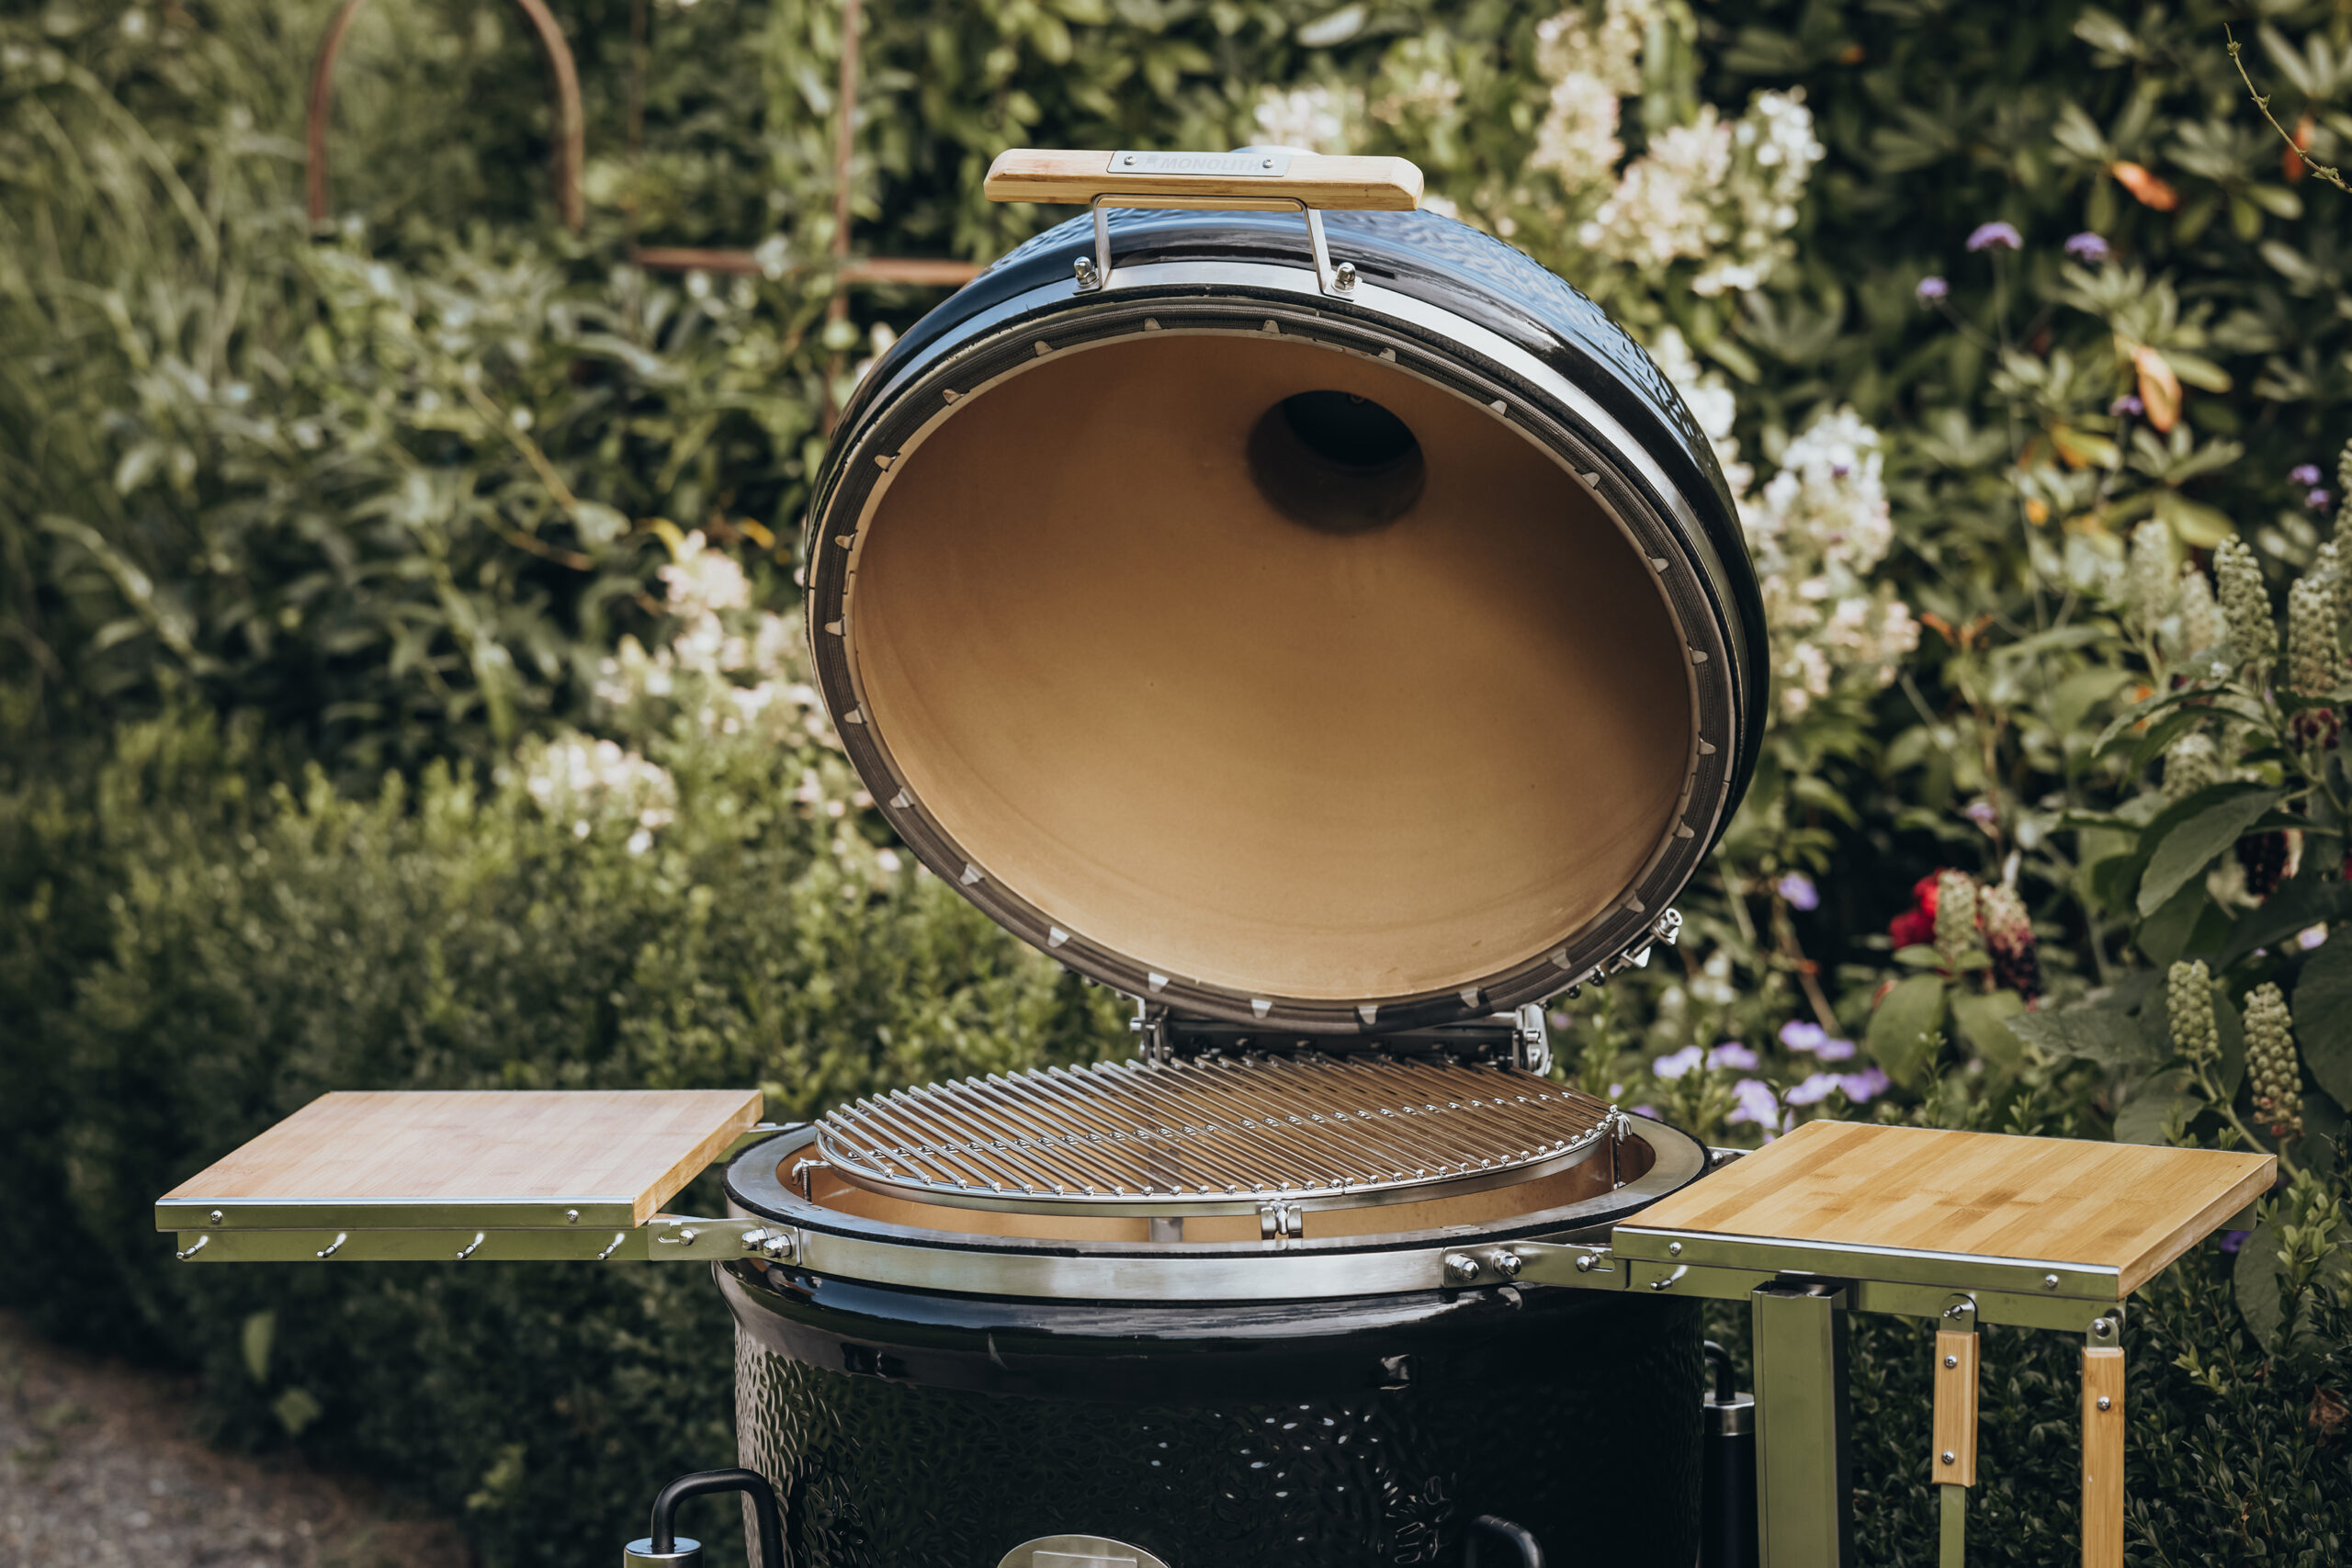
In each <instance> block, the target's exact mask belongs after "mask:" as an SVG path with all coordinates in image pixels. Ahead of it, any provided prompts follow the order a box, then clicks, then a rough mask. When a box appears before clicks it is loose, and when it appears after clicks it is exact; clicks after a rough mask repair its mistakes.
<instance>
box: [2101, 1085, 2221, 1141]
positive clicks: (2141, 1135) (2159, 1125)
mask: <svg viewBox="0 0 2352 1568" xmlns="http://www.w3.org/2000/svg"><path fill="white" fill-rule="evenodd" d="M2187 1084H2188V1072H2187V1070H2186V1069H2184V1068H2180V1067H2168V1068H2166V1069H2165V1071H2163V1072H2161V1073H2157V1074H2154V1076H2152V1077H2149V1078H2147V1079H2146V1080H2145V1081H2144V1082H2143V1083H2142V1084H2141V1085H2140V1087H2139V1088H2138V1089H2134V1090H2132V1091H2131V1099H2129V1100H2125V1101H2124V1102H2123V1105H2122V1107H2121V1109H2120V1110H2118V1111H2116V1113H2115V1141H2116V1142H2117V1143H2119V1144H2154V1145H2165V1144H2169V1143H2171V1142H2172V1140H2171V1138H2169V1137H2167V1136H2166V1135H2165V1129H2167V1128H2168V1127H2170V1126H2171V1125H2172V1119H2173V1113H2174V1112H2175V1111H2178V1110H2183V1109H2187V1110H2188V1111H2191V1112H2192V1113H2193V1112H2194V1111H2196V1110H2198V1109H2200V1108H2202V1107H2203V1105H2204V1103H2205V1102H2204V1100H2200V1099H2199V1098H2198V1097H2197V1096H2196V1095H2193V1094H2188V1093H2185V1092H2184V1089H2185V1088H2186V1086H2187Z"/></svg>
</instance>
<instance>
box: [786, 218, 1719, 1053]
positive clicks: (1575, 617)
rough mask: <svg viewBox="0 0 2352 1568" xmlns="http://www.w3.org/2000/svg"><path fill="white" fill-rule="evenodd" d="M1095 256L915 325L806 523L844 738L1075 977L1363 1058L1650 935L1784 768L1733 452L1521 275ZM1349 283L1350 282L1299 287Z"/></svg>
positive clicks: (1268, 253)
mask: <svg viewBox="0 0 2352 1568" xmlns="http://www.w3.org/2000/svg"><path fill="white" fill-rule="evenodd" d="M1327 223H1328V228H1329V235H1330V243H1331V245H1332V247H1333V250H1334V254H1343V255H1345V256H1347V257H1348V258H1350V260H1351V262H1352V263H1353V264H1354V265H1356V266H1357V267H1358V268H1359V272H1360V276H1361V277H1362V279H1363V282H1362V284H1361V285H1360V286H1359V287H1358V288H1357V289H1356V290H1355V291H1354V293H1353V295H1352V296H1351V298H1349V299H1344V300H1342V299H1334V298H1332V297H1330V296H1329V295H1328V294H1326V293H1323V292H1319V291H1317V289H1316V288H1314V287H1313V273H1312V271H1311V270H1310V269H1307V268H1305V267H1302V265H1300V264H1301V263H1302V262H1303V261H1304V260H1305V257H1304V255H1303V254H1302V253H1303V252H1304V250H1305V246H1304V244H1303V243H1302V239H1303V235H1302V231H1301V230H1300V228H1299V225H1298V224H1297V222H1296V220H1295V218H1285V217H1277V216H1272V215H1263V216H1261V215H1256V214H1235V213H1223V212H1217V213H1186V214H1181V215H1174V214H1157V215H1150V216H1132V217H1126V218H1125V219H1124V220H1114V223H1113V226H1112V234H1113V241H1114V250H1115V252H1116V254H1117V258H1118V259H1117V265H1116V268H1115V277H1114V287H1112V288H1106V289H1103V290H1101V291H1099V292H1095V293H1084V292H1073V290H1072V288H1071V286H1070V284H1069V281H1068V276H1067V275H1068V270H1069V265H1070V263H1071V261H1072V259H1073V258H1074V257H1078V256H1081V255H1082V254H1084V253H1085V251H1086V244H1085V241H1086V240H1087V238H1088V237H1089V234H1090V231H1089V230H1088V229H1087V228H1086V227H1085V226H1084V224H1082V223H1081V224H1075V225H1065V226H1064V227H1063V228H1062V229H1059V230H1056V231H1052V232H1051V233H1049V234H1047V235H1046V236H1043V237H1041V238H1040V239H1039V240H1037V241H1035V242H1032V243H1030V244H1029V245H1027V246H1024V247H1023V249H1022V250H1020V251H1017V252H1015V253H1014V254H1012V255H1011V256H1009V257H1007V258H1006V259H1005V261H1003V262H1002V263H1001V264H999V265H998V266H997V267H996V268H994V269H992V270H991V271H990V272H989V273H988V274H986V275H984V276H982V277H981V278H980V279H979V280H978V281H977V282H976V283H974V284H973V285H972V286H970V287H969V288H967V289H966V290H964V291H963V292H962V293H961V294H959V295H957V296H956V298H955V299H952V300H951V301H949V302H948V303H947V304H946V305H944V306H943V307H941V309H940V310H938V311H935V312H934V313H933V316H932V317H929V318H926V320H925V321H923V322H922V324H921V325H919V326H918V327H917V329H915V330H914V331H913V332H911V333H910V334H909V335H908V336H907V338H906V339H904V340H902V341H901V343H900V344H899V345H898V346H897V347H896V348H895V349H894V350H893V351H892V352H891V354H889V355H887V356H886V357H885V358H884V359H883V361H882V362H881V363H880V364H878V365H877V366H876V367H875V368H874V370H873V371H872V372H871V373H870V374H869V375H868V377H867V378H866V380H865V384H864V386H863V388H862V389H861V391H860V393H859V396H858V397H857V399H856V400H854V401H853V403H852V405H851V407H850V409H849V410H848V411H847V413H846V416H845V419H844V423H843V425H842V431H841V434H840V436H839V437H838V440H837V444H836V447H835V450H834V454H833V456H832V457H831V458H830V459H829V463H828V467H827V469H826V471H825V473H824V475H823V476H822V478H821V479H820V488H819V491H818V495H817V500H816V503H815V505H814V506H813V507H812V508H811V511H810V521H809V534H808V541H807V547H808V554H809V569H808V570H809V626H810V633H811V638H812V642H813V645H814V649H815V654H816V660H817V665H818V670H819V674H820V684H821V685H822V688H823V690H824V693H825V696H826V700H827V703H828V705H830V707H831V711H832V712H833V714H834V716H835V717H836V719H837V720H838V721H839V725H840V729H841V733H842V739H843V742H844V744H845V745H846V746H847V747H848V748H849V750H850V752H851V755H852V757H853V760H854V761H855V762H856V764H857V766H858V768H859V770H860V772H861V773H863V774H864V775H865V778H866V780H867V781H868V784H869V785H870V787H871V788H872V789H873V792H874V794H875V795H876V799H878V800H880V801H882V802H883V803H884V808H885V810H886V812H887V813H888V816H889V818H890V820H891V822H892V824H893V826H894V827H895V828H896V829H898V830H899V833H900V834H901V835H902V836H903V837H904V838H905V840H906V841H907V842H908V843H909V844H910V846H911V847H912V848H913V849H914V850H915V852H917V853H918V854H919V855H920V856H922V859H923V860H924V861H925V863H927V864H929V865H930V866H931V868H932V869H933V870H934V871H935V872H937V873H939V874H941V875H942V876H944V877H945V878H946V879H948V880H949V881H950V882H951V883H952V884H954V885H955V886H957V887H958V888H959V889H961V890H962V891H963V892H964V893H965V895H966V896H967V897H970V898H971V899H973V900H974V901H975V902H976V903H978V904H980V905H981V906H982V907H983V908H986V909H987V910H988V911H989V914H990V915H991V916H993V917H994V918H995V919H998V920H999V921H1000V922H1001V923H1002V924H1004V925H1005V926H1007V927H1008V929H1011V930H1012V931H1016V932H1017V933H1019V934H1020V935H1022V936H1023V937H1024V938H1025V939H1026V940H1029V941H1031V942H1035V944H1036V945H1038V946H1039V947H1042V948H1045V949H1046V950H1048V951H1050V952H1052V953H1054V954H1055V956H1056V957H1057V958H1058V959H1059V960H1060V961H1061V962H1063V963H1064V964H1068V965H1069V966H1070V967H1072V968H1074V969H1077V970H1079V971H1080V972H1081V973H1084V974H1087V975H1089V976H1092V977H1094V978H1096V979H1099V980H1103V981H1104V982H1106V983H1108V984H1111V985H1114V986H1116V987H1119V988H1121V989H1123V990H1125V991H1128V992H1130V993H1132V994H1135V995H1136V996H1141V997H1146V998H1151V999H1153V1000H1155V1001H1156V1002H1159V1003H1161V1004H1164V1005H1166V1006H1168V1007H1169V1008H1170V1009H1171V1010H1175V1011H1177V1012H1180V1013H1184V1014H1191V1015H1197V1016H1203V1017H1215V1018H1223V1019H1227V1020H1233V1021H1264V1022H1266V1023H1268V1024H1269V1026H1270V1027H1273V1028H1279V1029H1288V1030H1292V1031H1295V1032H1311V1033H1314V1034H1316V1035H1319V1036H1326V1037H1328V1036H1334V1035H1342V1034H1355V1033H1363V1034H1378V1033H1382V1032H1387V1031H1390V1030H1393V1029H1397V1028H1402V1027H1412V1026H1415V1025H1418V1024H1426V1023H1433V1022H1441V1021H1452V1020H1461V1019H1466V1018H1474V1017H1480V1016H1484V1015H1486V1014H1488V1013H1490V1012H1492V1011H1494V1010H1498V1009H1502V1008H1508V1007H1512V1006H1516V1005H1518V1004H1520V1003H1522V1002H1526V1001H1531V1000H1535V999H1538V998H1543V997H1546V996H1549V995H1552V994H1554V993H1555V992H1556V991H1558V990H1561V989H1564V988H1565V987H1566V986H1567V985H1569V984H1572V983H1575V982H1577V981H1578V980H1580V979H1582V978H1583V977H1585V976H1587V975H1589V974H1590V973H1592V972H1593V971H1594V970H1595V969H1597V968H1600V967H1601V966H1603V965H1606V964H1610V963H1611V962H1612V961H1613V960H1614V959H1615V958H1616V957H1617V955H1619V954H1621V953H1624V952H1625V951H1627V950H1628V949H1629V948H1633V947H1636V946H1638V945H1639V944H1641V943H1642V942H1645V941H1646V940H1647V938H1648V936H1649V934H1650V932H1651V931H1653V930H1654V928H1655V927H1656V924H1657V920H1658V919H1659V917H1660V915H1661V914H1662V913H1663V911H1664V910H1665V908H1667V906H1668V902H1669V901H1670V899H1671V898H1672V897H1673V896H1674V894H1675V892H1676V891H1677V890H1679V887H1680V886H1681V885H1682V883H1683V882H1684V881H1685V880H1686V879H1687V878H1688V877H1689V875H1690V874H1691V872H1692V870H1693V869H1694V868H1695V867H1696V866H1697V865H1698V864H1699V863H1700V862H1701V861H1702V859H1703V857H1704V855H1705V853H1706V852H1707V851H1708V849H1709V848H1710V847H1711V845H1712V844H1713V840H1714V839H1715V838H1716V837H1717V835H1718V834H1719V833H1720V832H1721V830H1722V828H1723V826H1724V822H1725V820H1726V819H1727V818H1728V814H1729V809H1730V807H1731V805H1732V803H1733V802H1734V801H1736V797H1737V795H1738V792H1739V790H1740V789H1741V787H1743V785H1744V783H1745V779H1746V774H1747V770H1748V768H1749V767H1750V765H1751V764H1752V759H1753V756H1754V752H1755V746H1756V740H1757V732H1758V716H1759V713H1760V701H1761V695H1762V671H1763V668H1764V662H1765V661H1764V660H1763V659H1762V657H1761V656H1760V653H1759V648H1760V642H1759V639H1760V636H1761V630H1760V614H1759V612H1758V604H1757V597H1756V587H1755V582H1754V579H1753V575H1752V572H1751V571H1750V570H1749V568H1748V565H1747V559H1746V557H1745V554H1744V551H1743V549H1742V547H1741V544H1740V540H1739V535H1738V530H1737V525H1736V518H1735V516H1734V514H1733V511H1732V508H1731V505H1730V503H1729V502H1728V499H1727V497H1726V495H1725V494H1724V491H1723V488H1722V482H1721V479H1720V476H1719V475H1718V474H1717V473H1716V471H1715V468H1714V465H1713V457H1712V455H1711V452H1710V449H1709V447H1708V446H1707V444H1706V442H1705V440H1704V438H1703V436H1702V434H1700V433H1699V432H1698V431H1697V430H1696V428H1695V427H1694V426H1693V425H1692V424H1691V421H1690V419H1689V416H1688V414H1687V412H1686V411H1685V410H1684V409H1683V408H1682V405H1681V403H1680V401H1679V399H1678V398H1677V397H1676V396H1675V394H1674V392H1673V389H1672V388H1671V387H1670V385H1668V383H1667V382H1666V380H1665V378H1663V376H1662V375H1661V374H1660V373H1659V372H1658V371H1657V368H1656V367H1655V366H1653V365H1652V364H1651V363H1650V362H1649V361H1648V359H1647V358H1646V356H1645V355H1643V354H1642V353H1641V351H1640V349H1639V348H1638V347H1636V346H1635V345H1634V344H1632V343H1631V342H1630V341H1629V340H1627V339H1626V338H1625V337H1624V336H1623V333H1622V332H1620V331H1619V330H1618V329H1617V328H1616V327H1615V326H1614V325H1613V324H1611V323H1610V322H1608V321H1606V320H1605V318H1603V317H1601V316H1600V313H1599V312H1598V311H1597V310H1594V309H1593V308H1592V306H1591V305H1590V304H1589V302H1588V301H1586V300H1584V299H1582V297H1581V296H1578V295H1577V294H1576V293H1575V292H1574V291H1573V290H1572V289H1569V288H1566V285H1564V284H1561V283H1560V282H1559V281H1558V280H1557V279H1555V278H1553V277H1552V276H1550V275H1548V274H1546V273H1544V272H1543V271H1542V270H1541V269H1540V268H1537V267H1535V266H1534V265H1532V264H1531V263H1529V262H1527V261H1526V260H1525V258H1523V257H1521V256H1519V255H1518V254H1516V253H1515V252H1511V251H1510V250H1509V249H1508V247H1505V246H1502V245H1500V244H1499V243H1497V242H1494V241H1492V240H1489V239H1487V238H1485V237H1484V236H1481V235H1478V234H1476V233H1475V232H1474V231H1470V230H1468V229H1466V228H1464V226H1462V225H1460V224H1458V223H1453V222H1452V221H1451V220H1445V219H1442V218H1437V217H1434V216H1431V215H1429V214H1422V213H1335V214H1331V215H1329V218H1328V220H1327ZM1302 276H1304V279H1305V282H1306V287H1305V288H1301V286H1300V284H1301V279H1302Z"/></svg>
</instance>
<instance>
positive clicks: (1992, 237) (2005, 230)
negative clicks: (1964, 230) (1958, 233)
mask: <svg viewBox="0 0 2352 1568" xmlns="http://www.w3.org/2000/svg"><path fill="white" fill-rule="evenodd" d="M2024 243H2025V240H2024V238H2023V236H2021V235H2020V234H2018V231H2017V226H2016V225H2015V224H2013V223H2003V222H1999V221H1997V220H1996V221H1995V222H1991V223H1979V224H1978V225H1977V226H1976V229H1975V231H1974V232H1973V233H1972V234H1970V235H1969V236H1968V248H1969V250H1970V251H1972V252H1974V251H1988V250H1991V249H1993V248H1994V247H1996V246H1998V247H1999V248H2000V249H2002V250H2005V251H2014V250H2016V249H2017V248H2018V246H2020V245H2022V244H2024Z"/></svg>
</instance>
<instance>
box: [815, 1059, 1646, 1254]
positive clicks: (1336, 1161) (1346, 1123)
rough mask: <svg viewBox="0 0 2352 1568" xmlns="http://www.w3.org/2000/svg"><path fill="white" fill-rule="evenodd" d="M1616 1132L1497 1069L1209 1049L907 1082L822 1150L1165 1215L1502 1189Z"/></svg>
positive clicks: (1046, 1206) (917, 1181)
mask: <svg viewBox="0 0 2352 1568" xmlns="http://www.w3.org/2000/svg"><path fill="white" fill-rule="evenodd" d="M1612 1125H1613V1123H1612V1120H1611V1108H1610V1107H1609V1106H1606V1105H1603V1104H1601V1103H1600V1101H1598V1100H1593V1099H1592V1098H1590V1097H1589V1096H1588V1095H1583V1094H1579V1093H1577V1091H1575V1090H1574V1089H1564V1088H1562V1087H1561V1086H1559V1085H1558V1084H1555V1083H1553V1082H1551V1081H1550V1080H1549V1079H1546V1078H1541V1077H1534V1076H1532V1074H1528V1073H1523V1072H1517V1071H1513V1070H1511V1069H1510V1068H1505V1067H1497V1066H1466V1065H1462V1064H1456V1063H1430V1062H1419V1061H1387V1060H1380V1059H1377V1058H1354V1059H1350V1060H1346V1061H1339V1060H1334V1059H1332V1058H1329V1057H1318V1056H1295V1057H1275V1058H1268V1059H1261V1060H1228V1059H1223V1058H1206V1059H1197V1060H1193V1061H1182V1062H1168V1063H1158V1064H1146V1063H1136V1062H1115V1063H1104V1064H1102V1065H1100V1066H1093V1067H1080V1068H1075V1069H1069V1068H1062V1067H1046V1068H1042V1069H1039V1070H1036V1071H1033V1072H1025V1073H1014V1074H1012V1075H1009V1076H1006V1077H997V1076H995V1075H993V1074H991V1075H989V1077H984V1078H965V1079H962V1080H960V1081H958V1082H956V1083H949V1084H938V1085H933V1086H932V1087H929V1088H926V1089H902V1090H899V1091H898V1092H896V1093H892V1094H888V1095H883V1096H880V1097H878V1098H876V1099H873V1100H859V1101H857V1102H856V1103H855V1104H854V1105H845V1106H842V1107H840V1108H838V1109H836V1110H835V1111H832V1112H831V1114H829V1115H827V1116H826V1117H825V1118H824V1120H823V1121H821V1122H819V1123H818V1128H817V1147H818V1152H819V1153H820V1155H821V1156H823V1161H824V1163H825V1164H826V1165H828V1166H830V1167H831V1169H832V1170H833V1171H834V1172H835V1173H836V1174H837V1175H839V1176H840V1177H842V1179H844V1180H847V1181H850V1182H852V1183H854V1184H855V1185H857V1186H860V1187H865V1188H869V1189H873V1190H880V1191H889V1192H897V1193H899V1194H902V1195H906V1196H917V1197H921V1198H922V1199H923V1200H925V1201H931V1202H944V1203H950V1204H956V1205H959V1206H965V1207H975V1208H1001V1209H1019V1210H1027V1211H1039V1210H1046V1211H1054V1210H1069V1209H1082V1210H1095V1211H1097V1212H1100V1211H1101V1210H1102V1209H1103V1207H1105V1206H1111V1207H1116V1208H1119V1209H1122V1210H1125V1212H1129V1213H1135V1212H1143V1213H1152V1214H1170V1215H1175V1214H1187V1213H1193V1214H1207V1213H1248V1212H1250V1211H1253V1210H1263V1209H1264V1208H1265V1207H1266V1206H1267V1205H1269V1204H1281V1205H1284V1206H1287V1207H1288V1208H1290V1209H1293V1210H1296V1209H1302V1208H1305V1209H1321V1208H1343V1207H1351V1206H1354V1205H1358V1204H1369V1203H1383V1202H1397V1201H1405V1200H1408V1199H1419V1198H1428V1197H1434V1196H1437V1195H1438V1194H1439V1192H1440V1191H1448V1192H1451V1191H1464V1190H1476V1189H1477V1188H1479V1187H1491V1186H1498V1185H1500V1184H1502V1183H1503V1182H1506V1181H1517V1180H1523V1179H1527V1178H1528V1177H1530V1176H1532V1175H1541V1174H1545V1173H1546V1172H1548V1171H1549V1170H1553V1169H1558V1168H1565V1167H1566V1166H1569V1165H1573V1164H1575V1163H1576V1162H1577V1161H1578V1160H1581V1159H1584V1158H1586V1157H1588V1156H1589V1155H1591V1154H1592V1153H1593V1151H1594V1150H1595V1149H1597V1148H1599V1147H1600V1146H1601V1145H1602V1143H1603V1141H1604V1140H1605V1139H1606V1138H1607V1137H1608V1136H1609V1135H1610V1134H1611V1128H1612Z"/></svg>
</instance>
